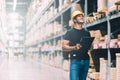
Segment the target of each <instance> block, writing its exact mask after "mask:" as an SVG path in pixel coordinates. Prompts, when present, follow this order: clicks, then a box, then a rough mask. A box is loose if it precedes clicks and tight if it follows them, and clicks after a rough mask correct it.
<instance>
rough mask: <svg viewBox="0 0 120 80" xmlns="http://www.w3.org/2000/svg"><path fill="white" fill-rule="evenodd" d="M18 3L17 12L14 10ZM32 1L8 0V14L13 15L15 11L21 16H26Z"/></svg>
mask: <svg viewBox="0 0 120 80" xmlns="http://www.w3.org/2000/svg"><path fill="white" fill-rule="evenodd" d="M15 2H16V7H15V10H14V9H13V7H14V3H15ZM30 2H31V0H6V13H12V12H13V11H15V12H17V13H19V14H20V15H21V16H25V15H26V12H27V10H28V7H29V4H30Z"/></svg>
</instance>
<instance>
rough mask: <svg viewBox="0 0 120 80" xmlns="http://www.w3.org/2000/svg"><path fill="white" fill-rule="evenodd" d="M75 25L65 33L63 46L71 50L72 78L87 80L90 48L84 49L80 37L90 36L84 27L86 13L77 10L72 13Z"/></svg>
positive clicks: (72, 79)
mask: <svg viewBox="0 0 120 80" xmlns="http://www.w3.org/2000/svg"><path fill="white" fill-rule="evenodd" d="M72 21H73V22H74V26H73V28H72V29H70V30H68V31H67V32H66V34H65V35H64V40H63V42H62V48H63V50H64V51H70V80H86V77H87V73H88V69H89V62H90V61H89V55H88V53H87V52H88V50H86V51H84V49H83V48H81V47H82V45H81V44H80V39H81V38H83V37H90V33H89V32H88V31H86V30H85V29H83V27H82V25H83V23H84V13H83V12H80V11H75V12H73V14H72Z"/></svg>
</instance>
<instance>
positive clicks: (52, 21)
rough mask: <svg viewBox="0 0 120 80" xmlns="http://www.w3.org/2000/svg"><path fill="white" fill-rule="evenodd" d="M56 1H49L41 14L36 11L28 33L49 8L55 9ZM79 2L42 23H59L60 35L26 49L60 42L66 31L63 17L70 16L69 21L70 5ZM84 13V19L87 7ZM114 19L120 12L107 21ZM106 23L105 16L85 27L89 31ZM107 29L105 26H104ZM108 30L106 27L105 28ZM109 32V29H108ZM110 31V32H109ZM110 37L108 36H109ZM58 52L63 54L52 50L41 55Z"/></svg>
mask: <svg viewBox="0 0 120 80" xmlns="http://www.w3.org/2000/svg"><path fill="white" fill-rule="evenodd" d="M56 1H57V0H51V2H50V3H49V4H48V5H47V6H46V7H45V9H43V11H42V12H39V9H40V8H39V9H38V11H37V13H36V14H35V16H34V17H33V19H32V21H31V23H30V24H29V25H28V26H30V28H29V29H28V31H29V30H32V27H34V25H35V24H36V23H37V22H38V21H39V20H40V18H41V17H42V15H43V14H44V13H45V12H46V11H47V10H48V9H49V8H50V7H51V6H54V7H56V4H57V3H56ZM80 1H81V0H75V1H74V2H73V3H71V4H70V5H69V6H68V7H66V8H64V9H63V10H61V11H59V12H58V13H57V14H56V15H55V16H54V17H53V18H51V19H49V20H47V21H46V22H45V23H44V25H46V24H50V23H54V22H55V21H59V22H60V23H61V27H62V33H60V34H57V35H53V36H51V37H49V38H47V39H45V40H42V41H40V42H38V43H37V44H34V45H32V46H28V47H33V46H34V47H37V46H38V45H41V47H42V46H43V45H44V44H45V43H48V44H50V43H52V44H53V46H54V47H55V46H56V44H57V41H58V40H62V39H63V35H64V34H65V32H66V31H64V26H65V25H66V24H65V22H64V20H65V18H64V16H66V14H70V15H69V16H68V17H69V19H71V17H70V16H71V9H72V5H73V4H74V3H78V2H80ZM87 1H88V0H85V4H88V2H87ZM84 8H85V9H84V12H85V13H86V14H85V17H87V16H88V14H87V11H88V9H87V8H88V6H86V5H85V6H84ZM116 18H120V12H117V13H116V14H113V15H109V20H113V19H116ZM107 22H108V18H107V17H106V16H104V17H103V18H100V19H96V20H94V21H93V22H90V23H87V24H85V27H86V28H87V29H89V28H90V30H92V28H93V27H94V26H97V25H99V24H101V25H102V24H103V23H105V24H107ZM67 26H68V25H67ZM106 27H107V26H106ZM107 28H108V27H107ZM97 29H99V26H98V27H97ZM108 30H109V29H108ZM109 31H110V30H109ZM109 33H111V32H109ZM109 35H110V34H109ZM57 51H58V52H59V51H60V53H61V54H63V53H62V49H60V50H57V49H54V50H48V51H42V52H41V54H47V53H50V52H52V53H53V54H54V56H55V55H56V52H57Z"/></svg>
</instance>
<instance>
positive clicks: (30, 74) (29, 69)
mask: <svg viewBox="0 0 120 80" xmlns="http://www.w3.org/2000/svg"><path fill="white" fill-rule="evenodd" d="M68 74H69V73H68V72H65V71H63V70H61V69H57V68H54V67H51V66H48V65H44V64H41V63H37V62H33V61H14V60H12V61H9V60H4V61H3V62H2V64H0V80H69V79H68Z"/></svg>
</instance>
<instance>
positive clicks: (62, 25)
mask: <svg viewBox="0 0 120 80" xmlns="http://www.w3.org/2000/svg"><path fill="white" fill-rule="evenodd" d="M63 20H64V19H63V14H62V15H61V27H62V33H63V32H64V29H63V28H64V24H63V22H64V21H63ZM61 41H63V35H62V36H61ZM61 44H62V43H61ZM61 47H62V46H61ZM61 54H62V55H63V52H61ZM63 61H64V60H63V56H62V61H61V68H62V65H63Z"/></svg>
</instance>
